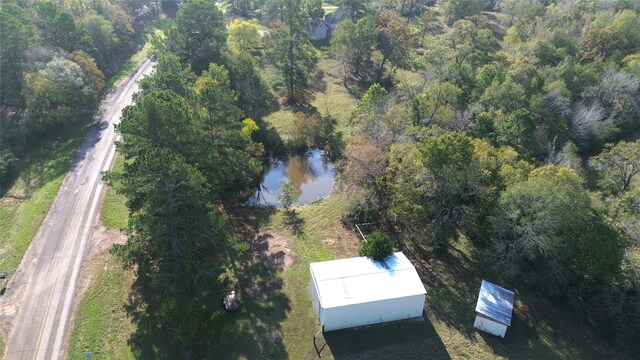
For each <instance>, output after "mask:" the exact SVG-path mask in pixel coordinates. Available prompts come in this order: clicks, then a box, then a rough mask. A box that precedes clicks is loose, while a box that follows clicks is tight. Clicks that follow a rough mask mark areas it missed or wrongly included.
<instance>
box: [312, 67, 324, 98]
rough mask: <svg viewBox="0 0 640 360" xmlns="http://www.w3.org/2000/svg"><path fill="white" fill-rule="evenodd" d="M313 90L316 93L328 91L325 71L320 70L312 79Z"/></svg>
mask: <svg viewBox="0 0 640 360" xmlns="http://www.w3.org/2000/svg"><path fill="white" fill-rule="evenodd" d="M311 83H312V85H311V89H312V90H313V91H315V92H321V93H323V92H326V91H327V81H326V80H325V73H324V71H322V70H320V69H318V70H317V71H316V72H315V73H314V74H313V76H312V78H311Z"/></svg>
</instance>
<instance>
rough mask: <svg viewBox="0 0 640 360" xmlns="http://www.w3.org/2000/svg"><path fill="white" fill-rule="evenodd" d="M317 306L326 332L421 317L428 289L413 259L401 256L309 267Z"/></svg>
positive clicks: (313, 297) (336, 262)
mask: <svg viewBox="0 0 640 360" xmlns="http://www.w3.org/2000/svg"><path fill="white" fill-rule="evenodd" d="M310 269H311V279H310V288H311V296H312V299H313V305H314V307H315V309H316V312H317V313H318V319H319V320H320V324H321V325H322V326H323V328H324V331H331V330H337V329H344V328H350V327H356V326H363V325H369V324H377V323H382V322H387V321H394V320H402V319H409V318H415V317H420V316H422V310H423V307H424V300H425V295H426V293H427V291H426V290H425V288H424V285H423V284H422V281H421V280H420V277H419V276H418V273H417V272H416V269H415V267H414V266H413V265H412V264H411V262H410V261H409V259H407V257H406V256H405V255H404V254H403V253H401V252H396V253H393V254H391V255H390V256H388V257H387V258H385V259H384V260H382V261H375V260H373V259H371V258H368V257H357V258H350V259H342V260H333V261H324V262H318V263H312V264H311V265H310Z"/></svg>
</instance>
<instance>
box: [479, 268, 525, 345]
mask: <svg viewBox="0 0 640 360" xmlns="http://www.w3.org/2000/svg"><path fill="white" fill-rule="evenodd" d="M514 298H515V294H514V293H513V291H510V290H507V289H505V288H503V287H500V286H498V285H495V284H492V283H490V282H488V281H486V280H482V285H480V294H479V295H478V303H477V304H476V320H475V321H474V323H473V327H475V328H476V329H479V330H482V331H485V332H488V333H489V334H493V335H496V336H500V337H502V338H504V336H505V334H506V333H507V328H508V327H509V326H510V325H511V315H512V313H513V300H514Z"/></svg>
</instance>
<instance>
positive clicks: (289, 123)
mask: <svg viewBox="0 0 640 360" xmlns="http://www.w3.org/2000/svg"><path fill="white" fill-rule="evenodd" d="M341 69H342V67H341V65H340V63H339V62H338V61H337V60H335V59H330V58H327V57H326V56H320V59H319V61H318V74H317V76H316V78H315V79H312V81H311V83H313V84H314V85H313V90H314V92H313V98H312V99H311V103H310V105H311V106H312V107H314V108H315V109H316V110H317V111H318V112H319V113H320V114H321V115H323V116H332V117H334V118H335V119H336V120H338V129H339V130H344V129H345V128H346V126H347V121H348V120H349V116H350V115H351V111H352V110H353V109H354V108H355V105H356V103H357V102H358V98H360V96H362V93H363V91H362V90H361V89H359V88H358V87H357V86H355V85H352V86H350V87H349V88H347V87H345V86H344V85H343V78H342V70H341ZM266 78H267V79H268V80H269V83H272V84H273V83H276V84H277V83H278V80H277V74H275V71H274V69H268V71H266ZM296 111H298V110H296V109H295V108H294V107H289V106H281V107H280V109H278V110H277V111H274V112H271V113H269V114H267V115H266V116H264V117H263V119H264V121H265V122H267V123H268V124H269V125H271V126H273V127H274V128H275V129H276V130H277V131H278V133H279V134H280V136H281V137H282V138H283V139H290V138H291V136H292V134H293V126H294V125H293V120H294V119H295V112H296Z"/></svg>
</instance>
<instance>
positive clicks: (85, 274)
mask: <svg viewBox="0 0 640 360" xmlns="http://www.w3.org/2000/svg"><path fill="white" fill-rule="evenodd" d="M126 242H127V236H126V235H125V234H123V233H122V232H120V231H119V230H115V229H109V228H107V227H106V226H104V225H102V224H101V223H100V224H98V225H97V226H96V228H95V230H94V232H93V237H92V238H91V245H92V246H91V250H90V251H89V255H88V256H87V259H86V260H85V263H84V266H83V267H82V271H81V272H80V278H79V280H78V285H77V286H78V288H77V289H78V291H77V292H76V294H75V296H74V298H73V311H72V313H71V314H72V315H71V319H70V320H69V329H70V330H69V332H68V333H67V339H66V340H65V344H69V339H70V336H71V333H72V329H73V328H74V327H75V321H76V314H77V312H78V305H79V304H80V301H81V300H82V299H83V298H84V295H85V294H86V293H87V291H88V290H89V287H90V285H91V283H92V281H93V279H94V276H95V274H96V273H97V272H98V269H99V268H100V267H103V266H105V264H106V259H107V256H109V253H108V251H109V249H111V247H113V245H114V244H124V243H126Z"/></svg>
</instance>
